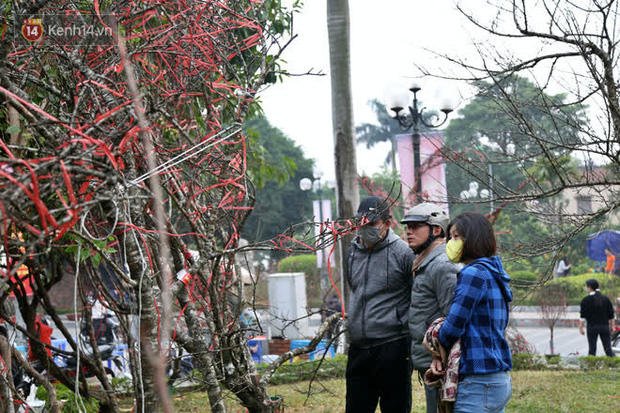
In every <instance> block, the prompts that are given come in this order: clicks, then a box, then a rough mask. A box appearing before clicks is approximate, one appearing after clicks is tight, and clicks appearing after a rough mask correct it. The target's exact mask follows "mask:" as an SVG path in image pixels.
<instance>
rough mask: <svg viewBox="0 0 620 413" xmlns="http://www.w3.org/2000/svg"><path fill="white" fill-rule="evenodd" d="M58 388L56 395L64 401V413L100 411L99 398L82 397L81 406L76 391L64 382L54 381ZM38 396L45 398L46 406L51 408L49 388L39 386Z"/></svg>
mask: <svg viewBox="0 0 620 413" xmlns="http://www.w3.org/2000/svg"><path fill="white" fill-rule="evenodd" d="M53 386H54V388H55V389H56V397H57V398H58V400H59V401H64V405H63V406H62V413H97V412H98V411H99V400H97V399H94V398H91V399H86V398H82V399H81V402H80V406H78V405H77V403H76V401H75V393H74V392H73V391H71V390H69V388H68V387H66V386H65V385H64V384H61V383H54V384H53ZM37 398H38V399H39V400H45V401H46V402H45V407H46V408H49V407H50V405H49V397H48V393H47V390H46V389H45V387H43V386H39V388H38V389H37ZM81 406H84V408H85V409H86V410H83V409H82V408H81Z"/></svg>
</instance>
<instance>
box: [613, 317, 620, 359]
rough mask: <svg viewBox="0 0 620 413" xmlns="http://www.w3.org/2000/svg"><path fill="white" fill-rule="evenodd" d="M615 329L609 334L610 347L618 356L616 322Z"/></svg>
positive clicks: (619, 331) (619, 333)
mask: <svg viewBox="0 0 620 413" xmlns="http://www.w3.org/2000/svg"><path fill="white" fill-rule="evenodd" d="M615 327H616V329H615V330H614V331H613V333H612V334H611V349H612V350H613V352H614V353H615V354H616V356H620V326H618V324H616V326H615Z"/></svg>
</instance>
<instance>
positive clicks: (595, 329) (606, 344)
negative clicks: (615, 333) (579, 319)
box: [587, 325, 614, 357]
mask: <svg viewBox="0 0 620 413" xmlns="http://www.w3.org/2000/svg"><path fill="white" fill-rule="evenodd" d="M587 335H588V354H589V355H591V356H596V340H597V339H598V337H599V336H600V337H601V343H603V350H605V354H606V355H608V356H609V357H613V356H614V352H613V350H612V349H611V332H610V331H609V326H608V325H593V326H588V328H587Z"/></svg>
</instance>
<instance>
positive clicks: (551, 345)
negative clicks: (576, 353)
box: [549, 326, 555, 354]
mask: <svg viewBox="0 0 620 413" xmlns="http://www.w3.org/2000/svg"><path fill="white" fill-rule="evenodd" d="M549 329H550V330H551V338H550V339H549V349H550V351H551V354H555V352H554V351H555V349H554V348H553V347H554V346H553V326H551V327H549Z"/></svg>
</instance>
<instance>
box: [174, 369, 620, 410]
mask: <svg viewBox="0 0 620 413" xmlns="http://www.w3.org/2000/svg"><path fill="white" fill-rule="evenodd" d="M511 375H512V380H513V393H512V398H511V400H510V403H509V404H508V407H507V409H506V411H507V412H515V413H516V412H518V413H530V412H531V413H534V412H536V413H539V412H545V413H555V412H558V413H559V412H568V413H573V412H574V413H581V412H618V411H620V394H618V383H620V370H617V369H614V370H596V371H529V370H521V371H513V372H512V373H511ZM309 387H310V382H309V381H302V382H298V383H293V384H281V385H275V386H270V387H269V393H270V394H271V395H279V396H282V397H284V403H285V411H286V413H336V412H343V411H344V403H345V381H344V379H329V380H321V381H318V382H317V381H315V382H313V383H312V386H311V388H310V389H309ZM308 394H311V395H310V397H308ZM226 398H227V400H226V405H227V408H228V411H229V412H234V413H244V412H245V411H246V410H245V409H244V408H243V407H242V406H241V405H240V404H239V403H238V402H237V401H236V400H235V397H234V396H233V395H232V394H228V395H227V396H226ZM412 404H413V409H412V412H413V413H424V412H425V411H426V410H425V404H424V390H423V388H422V387H421V386H420V385H419V384H418V382H417V377H414V379H413V403H412ZM174 405H175V412H182V413H198V412H201V413H203V412H208V411H210V410H209V409H208V405H209V400H208V397H207V395H206V393H200V392H197V393H191V394H185V395H177V396H175V397H174Z"/></svg>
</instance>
